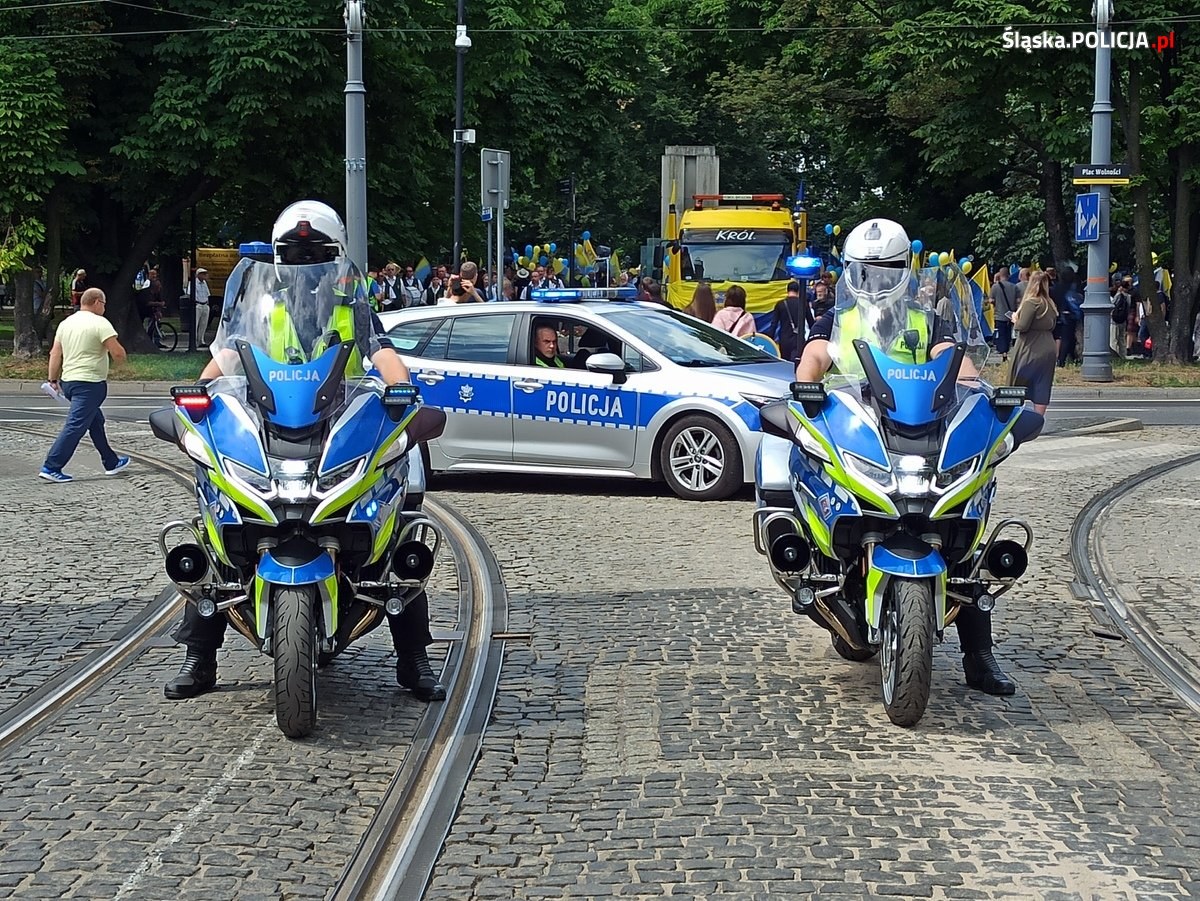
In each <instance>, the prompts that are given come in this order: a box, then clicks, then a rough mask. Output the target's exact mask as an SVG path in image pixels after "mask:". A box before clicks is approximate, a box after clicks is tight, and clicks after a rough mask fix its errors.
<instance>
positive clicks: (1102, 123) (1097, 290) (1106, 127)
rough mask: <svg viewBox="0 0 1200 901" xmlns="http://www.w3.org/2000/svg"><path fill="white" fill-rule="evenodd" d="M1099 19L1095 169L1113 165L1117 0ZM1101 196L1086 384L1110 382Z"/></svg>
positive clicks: (1106, 190)
mask: <svg viewBox="0 0 1200 901" xmlns="http://www.w3.org/2000/svg"><path fill="white" fill-rule="evenodd" d="M1094 3H1095V5H1094V6H1093V7H1092V12H1093V14H1094V15H1095V17H1096V32H1097V34H1096V37H1097V38H1098V40H1097V41H1096V90H1095V95H1094V97H1093V101H1092V165H1094V166H1103V165H1107V164H1109V163H1111V162H1112V109H1113V108H1112V68H1111V64H1112V45H1111V43H1110V40H1111V33H1110V31H1109V23H1110V22H1111V21H1112V15H1113V7H1112V0H1094ZM1095 191H1096V193H1097V194H1099V195H1100V239H1099V240H1098V241H1092V242H1090V243H1089V244H1088V262H1087V290H1086V291H1085V292H1084V296H1083V369H1082V372H1081V373H1080V374H1081V375H1082V376H1083V380H1084V381H1085V382H1111V381H1112V380H1113V371H1112V358H1111V356H1110V353H1109V348H1108V333H1109V321H1110V314H1111V308H1112V300H1111V298H1110V297H1109V293H1108V264H1109V260H1108V254H1109V247H1108V238H1109V207H1110V203H1109V201H1110V198H1111V197H1112V188H1111V187H1109V186H1108V185H1096V187H1095Z"/></svg>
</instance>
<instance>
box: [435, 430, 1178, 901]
mask: <svg viewBox="0 0 1200 901" xmlns="http://www.w3.org/2000/svg"><path fill="white" fill-rule="evenodd" d="M1197 437H1200V436H1196V434H1195V433H1194V432H1189V431H1186V430H1172V431H1168V430H1162V431H1153V432H1146V433H1132V434H1130V435H1126V436H1122V437H1120V438H1047V439H1044V440H1042V441H1039V442H1036V443H1034V444H1032V445H1029V446H1027V447H1026V448H1024V449H1022V450H1021V451H1020V452H1019V453H1018V455H1017V456H1016V457H1014V458H1013V460H1011V461H1010V462H1009V463H1008V464H1006V465H1005V466H1004V482H1003V484H1002V487H1001V491H1000V499H999V504H998V507H999V509H998V510H997V511H996V516H1002V515H1006V514H1010V515H1021V516H1025V517H1026V518H1028V519H1029V520H1030V521H1031V523H1032V524H1033V526H1034V528H1035V530H1036V533H1037V536H1038V538H1037V544H1036V552H1035V554H1034V565H1033V567H1032V568H1031V572H1030V573H1029V574H1028V575H1027V577H1026V578H1025V580H1024V581H1023V582H1022V583H1021V585H1020V586H1019V588H1018V589H1016V590H1014V592H1012V593H1011V594H1010V595H1009V596H1008V597H1006V598H1004V599H1002V601H1001V605H1000V608H999V610H998V614H997V630H996V631H997V639H998V642H999V645H998V654H999V656H1000V657H1001V659H1002V660H1003V662H1004V663H1005V664H1006V666H1007V667H1008V668H1009V670H1010V672H1011V673H1012V674H1013V675H1014V676H1015V677H1016V678H1017V680H1018V681H1019V683H1020V686H1021V691H1020V693H1019V694H1018V695H1017V696H1016V697H1014V698H1009V699H998V698H988V697H986V696H983V695H980V694H977V693H974V692H970V691H968V690H967V689H966V687H965V685H964V684H963V682H962V676H961V670H960V667H959V658H958V649H957V644H956V640H955V639H954V638H953V637H951V638H950V639H949V640H948V641H947V643H946V645H945V646H943V647H942V648H940V649H939V650H938V652H937V654H936V661H935V678H934V688H933V697H932V700H931V703H930V707H929V711H928V713H927V714H926V716H925V718H924V720H922V722H921V724H920V726H919V727H918V728H916V729H913V730H903V729H899V728H897V727H893V726H891V725H890V724H889V723H888V722H887V719H886V716H885V715H884V713H883V711H882V707H881V704H880V702H879V699H878V694H879V691H878V687H877V686H878V666H877V664H876V663H870V664H851V663H847V662H844V661H842V660H841V659H840V658H838V657H837V656H836V655H835V654H834V652H833V651H832V649H831V648H830V647H829V643H828V640H827V639H826V638H824V637H823V636H824V633H823V632H821V631H819V630H818V629H817V628H816V627H815V626H814V625H813V624H811V623H810V622H809V621H807V620H805V619H800V618H798V617H795V616H794V615H793V614H791V612H790V609H789V605H788V601H787V599H786V598H785V597H784V596H783V595H782V593H781V592H780V591H779V590H778V589H776V588H775V587H774V586H773V583H771V581H770V577H769V575H768V573H767V570H766V566H765V563H764V562H763V560H762V558H760V557H758V556H757V555H756V554H755V553H754V551H753V546H752V542H751V538H750V531H749V513H750V504H748V503H747V502H746V501H745V500H739V501H732V502H726V503H717V504H712V503H710V504H683V503H680V502H679V501H677V500H675V499H673V498H669V497H666V496H664V495H662V494H661V493H656V492H655V491H654V489H652V488H645V487H643V486H633V487H632V491H631V492H630V494H631V495H632V496H627V495H626V494H625V492H626V491H629V489H630V486H626V485H612V484H604V485H600V484H597V483H582V487H581V488H579V489H577V490H576V492H575V494H574V495H573V496H570V497H567V498H562V497H560V496H559V495H558V491H559V486H555V485H551V484H550V483H548V482H545V481H543V482H536V481H529V482H526V481H518V482H516V485H517V486H518V487H522V488H525V489H530V488H532V489H533V490H534V491H535V492H536V493H535V494H534V496H532V497H531V496H530V495H529V494H527V493H526V494H494V493H491V492H490V491H489V489H490V487H491V486H492V485H494V481H491V482H489V481H488V480H485V479H479V480H458V479H445V480H444V481H443V483H442V484H443V490H444V491H445V492H446V494H447V496H448V497H449V498H450V499H451V500H452V501H453V502H454V503H455V505H456V506H457V507H458V508H459V509H462V510H464V511H467V513H468V515H469V516H470V517H471V519H472V521H473V522H474V523H475V525H476V526H477V527H479V528H480V529H481V530H482V531H483V533H484V534H485V535H486V536H487V537H488V539H489V541H490V542H491V545H492V548H493V550H494V551H495V552H496V554H497V556H498V557H499V559H500V561H501V563H502V565H503V567H504V570H505V576H506V581H507V584H508V587H509V591H510V627H511V628H512V629H514V630H528V631H529V632H531V633H532V635H533V639H532V641H531V642H529V643H528V644H525V645H521V644H513V645H510V648H509V650H508V653H507V657H506V662H505V668H504V672H503V676H502V680H501V685H500V691H499V695H498V698H497V706H496V710H495V715H494V718H493V720H492V723H491V725H490V727H489V729H488V732H487V734H486V735H485V739H484V750H483V754H482V757H481V759H480V762H479V765H478V767H477V769H476V771H475V774H474V777H473V779H472V782H471V784H470V786H469V787H468V790H467V793H466V796H465V798H464V800H463V804H462V808H461V811H460V813H459V816H458V818H457V821H456V823H455V825H454V827H453V829H452V832H451V835H450V837H449V840H448V842H447V844H446V847H445V849H444V851H443V853H442V855H441V858H440V860H439V862H438V868H437V870H436V871H435V877H434V880H433V882H432V884H431V888H430V891H429V893H428V897H430V898H436V899H451V898H454V899H458V898H466V897H473V898H517V897H520V898H558V897H579V896H586V897H612V896H622V897H646V898H650V897H660V896H664V895H669V896H676V895H678V896H686V897H705V898H707V897H716V896H725V895H728V896H739V897H766V896H768V895H770V896H778V897H807V896H810V895H816V896H819V897H823V896H826V895H831V896H833V895H839V894H840V895H845V896H850V897H864V896H884V895H906V896H916V897H931V898H984V897H1013V898H1028V897H1044V898H1132V897H1137V898H1168V897H1185V896H1189V895H1192V894H1194V893H1200V883H1197V882H1193V879H1194V878H1195V877H1194V875H1193V874H1194V872H1195V860H1196V850H1195V849H1196V848H1198V847H1200V820H1198V819H1197V816H1196V814H1195V810H1196V805H1197V802H1198V801H1200V773H1198V772H1197V767H1198V763H1197V761H1200V725H1197V723H1196V721H1195V719H1194V718H1193V716H1192V715H1191V714H1190V712H1189V711H1188V710H1187V709H1186V708H1185V707H1184V706H1183V705H1182V704H1180V703H1179V702H1177V700H1176V699H1175V698H1174V696H1173V695H1172V694H1171V693H1170V692H1169V691H1168V690H1167V689H1166V688H1165V687H1163V686H1162V685H1161V683H1160V682H1159V681H1158V680H1157V679H1156V678H1155V677H1154V676H1153V675H1152V674H1151V673H1150V672H1149V671H1148V670H1147V669H1146V668H1145V667H1144V666H1143V665H1142V664H1141V663H1140V661H1139V660H1138V659H1137V658H1136V657H1135V655H1134V654H1133V652H1132V651H1131V650H1129V649H1128V648H1126V647H1124V646H1123V645H1122V644H1121V643H1119V642H1112V641H1106V640H1104V639H1102V638H1099V637H1097V636H1096V635H1095V634H1094V633H1093V631H1092V626H1093V621H1092V620H1091V617H1090V614H1089V613H1088V610H1087V609H1086V607H1085V606H1084V605H1083V604H1082V603H1081V602H1078V601H1076V600H1074V599H1073V598H1072V596H1071V595H1070V593H1069V591H1068V588H1067V586H1068V584H1069V582H1070V580H1071V578H1072V577H1073V575H1072V570H1071V566H1070V561H1069V531H1070V526H1071V522H1072V519H1073V518H1074V516H1075V515H1076V513H1077V512H1078V511H1079V509H1080V508H1082V506H1083V505H1084V504H1085V503H1086V502H1087V500H1089V499H1090V498H1091V497H1093V496H1094V495H1095V494H1097V493H1099V492H1100V491H1102V490H1103V489H1105V488H1107V487H1108V486H1109V485H1111V484H1112V483H1113V481H1114V480H1115V479H1117V478H1120V477H1123V476H1125V475H1128V474H1132V473H1133V472H1135V471H1137V470H1139V469H1142V468H1144V467H1146V466H1149V465H1152V464H1153V463H1156V462H1160V461H1162V460H1166V459H1172V458H1175V457H1177V456H1179V455H1181V454H1183V453H1186V452H1190V451H1192V450H1195V449H1197V448H1196V447H1194V446H1191V445H1192V444H1194V443H1195V442H1196V441H1197ZM596 535H604V536H605V539H604V541H603V542H602V543H598V542H597V541H596V539H595V536H596Z"/></svg>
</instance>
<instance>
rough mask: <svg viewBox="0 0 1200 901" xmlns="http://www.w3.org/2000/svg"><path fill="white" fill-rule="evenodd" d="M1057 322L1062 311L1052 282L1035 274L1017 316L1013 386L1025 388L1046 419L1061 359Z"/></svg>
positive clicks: (1014, 329)
mask: <svg viewBox="0 0 1200 901" xmlns="http://www.w3.org/2000/svg"><path fill="white" fill-rule="evenodd" d="M1057 319H1058V308H1057V307H1056V306H1055V305H1054V301H1053V300H1051V299H1050V279H1049V277H1048V276H1047V275H1046V273H1045V272H1034V273H1033V274H1032V275H1030V276H1029V284H1028V286H1027V287H1026V289H1025V292H1024V294H1022V295H1021V303H1020V304H1019V305H1018V306H1017V312H1016V315H1014V316H1013V332H1014V333H1015V334H1016V336H1017V343H1016V346H1015V347H1014V348H1013V354H1012V369H1011V370H1010V372H1011V377H1010V382H1011V383H1012V384H1013V385H1024V386H1025V392H1026V393H1025V396H1026V397H1027V398H1028V399H1029V400H1030V401H1032V402H1033V408H1034V409H1035V410H1037V411H1038V412H1039V413H1041V414H1043V415H1045V413H1046V408H1047V407H1048V406H1050V389H1051V388H1052V387H1053V385H1054V364H1055V361H1056V360H1057V359H1058V351H1057V349H1056V348H1055V346H1054V336H1053V335H1052V334H1051V331H1052V330H1053V329H1054V323H1055V320H1057Z"/></svg>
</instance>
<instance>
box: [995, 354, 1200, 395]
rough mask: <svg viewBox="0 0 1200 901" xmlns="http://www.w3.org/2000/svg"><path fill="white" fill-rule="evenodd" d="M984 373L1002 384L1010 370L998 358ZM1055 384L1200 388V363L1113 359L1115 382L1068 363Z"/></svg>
mask: <svg viewBox="0 0 1200 901" xmlns="http://www.w3.org/2000/svg"><path fill="white" fill-rule="evenodd" d="M985 375H986V377H987V378H988V379H989V380H995V381H996V382H997V383H1000V384H1002V383H1003V382H1004V379H1005V376H1006V375H1007V369H1006V367H1005V365H1004V364H1002V363H1000V362H999V360H998V359H996V360H993V361H989V364H988V366H987V368H986V370H985ZM1054 384H1055V385H1058V386H1062V387H1072V388H1097V387H1101V386H1103V385H1106V384H1111V385H1113V386H1116V387H1119V388H1200V365H1192V366H1181V365H1179V364H1177V363H1154V362H1151V361H1150V360H1140V359H1136V360H1120V359H1114V360H1113V380H1112V382H1085V381H1084V380H1083V376H1082V374H1081V373H1080V366H1079V364H1077V363H1068V364H1067V365H1066V366H1064V367H1063V368H1061V369H1056V370H1055V371H1054Z"/></svg>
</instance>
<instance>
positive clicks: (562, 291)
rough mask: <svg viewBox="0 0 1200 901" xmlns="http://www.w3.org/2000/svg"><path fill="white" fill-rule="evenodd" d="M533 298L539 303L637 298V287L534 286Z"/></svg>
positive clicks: (530, 295) (530, 293)
mask: <svg viewBox="0 0 1200 901" xmlns="http://www.w3.org/2000/svg"><path fill="white" fill-rule="evenodd" d="M529 297H530V299H531V300H535V301H537V302H538V303H573V302H575V301H579V300H636V299H637V288H631V287H628V286H626V287H624V288H534V289H533V290H532V291H530V292H529Z"/></svg>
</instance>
